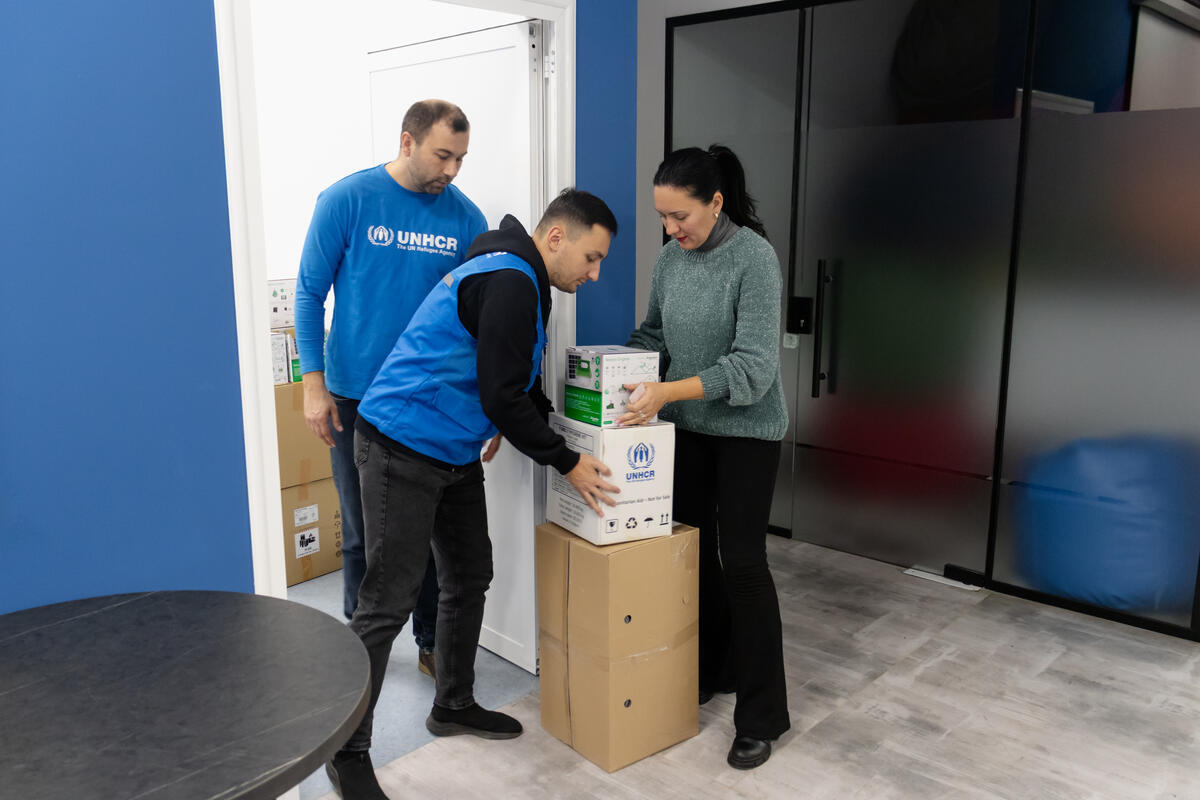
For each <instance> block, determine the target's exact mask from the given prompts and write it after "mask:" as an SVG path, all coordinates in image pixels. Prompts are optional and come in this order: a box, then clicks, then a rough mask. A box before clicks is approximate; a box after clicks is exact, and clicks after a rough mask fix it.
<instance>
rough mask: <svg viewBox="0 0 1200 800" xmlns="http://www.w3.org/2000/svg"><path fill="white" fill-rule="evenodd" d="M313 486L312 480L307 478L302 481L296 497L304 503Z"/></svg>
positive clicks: (297, 488)
mask: <svg viewBox="0 0 1200 800" xmlns="http://www.w3.org/2000/svg"><path fill="white" fill-rule="evenodd" d="M311 487H312V483H311V482H310V481H307V480H305V481H301V482H300V485H299V486H297V487H296V499H297V500H299V501H300V502H301V503H303V502H304V501H305V500H307V499H308V494H309V490H310V488H311Z"/></svg>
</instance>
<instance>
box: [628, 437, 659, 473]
mask: <svg viewBox="0 0 1200 800" xmlns="http://www.w3.org/2000/svg"><path fill="white" fill-rule="evenodd" d="M625 460H626V461H627V462H629V472H626V473H625V480H627V481H630V482H637V481H650V480H654V470H653V469H651V467H653V466H654V445H652V444H646V443H645V442H638V443H637V444H635V445H631V446H630V448H629V449H628V450H626V451H625Z"/></svg>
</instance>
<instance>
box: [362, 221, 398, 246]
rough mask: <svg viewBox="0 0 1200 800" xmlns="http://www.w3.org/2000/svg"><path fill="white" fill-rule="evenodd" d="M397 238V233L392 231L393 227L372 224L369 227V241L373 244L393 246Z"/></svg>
mask: <svg viewBox="0 0 1200 800" xmlns="http://www.w3.org/2000/svg"><path fill="white" fill-rule="evenodd" d="M395 239H396V235H395V234H394V233H392V229H391V228H385V227H383V226H382V225H370V226H368V227H367V241H368V242H370V243H371V244H374V245H380V246H382V247H391V246H392V242H393V241H395Z"/></svg>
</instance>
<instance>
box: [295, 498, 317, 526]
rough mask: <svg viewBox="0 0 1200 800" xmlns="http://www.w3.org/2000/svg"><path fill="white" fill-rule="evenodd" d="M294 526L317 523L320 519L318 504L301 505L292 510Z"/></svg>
mask: <svg viewBox="0 0 1200 800" xmlns="http://www.w3.org/2000/svg"><path fill="white" fill-rule="evenodd" d="M292 519H293V520H294V521H293V522H292V527H294V528H299V527H300V526H301V525H316V524H317V522H319V521H320V519H319V518H318V516H317V504H316V503H313V504H312V505H311V506H300V508H297V509H296V510H295V511H293V512H292Z"/></svg>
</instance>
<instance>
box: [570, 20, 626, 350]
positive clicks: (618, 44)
mask: <svg viewBox="0 0 1200 800" xmlns="http://www.w3.org/2000/svg"><path fill="white" fill-rule="evenodd" d="M576 12H577V16H576V21H577V23H578V29H577V30H578V34H577V38H576V48H577V49H576V78H575V182H576V184H577V185H578V186H579V188H581V189H587V190H588V191H590V192H593V193H594V194H597V195H599V196H600V197H602V198H604V201H605V202H606V203H608V205H609V207H610V208H612V210H613V213H614V214H615V215H616V217H617V227H618V228H619V230H618V232H617V237H616V238H615V239H613V243H612V247H611V248H610V249H609V251H608V258H607V259H605V261H604V266H603V267H601V270H600V280H599V281H598V282H596V283H589V284H586V285H585V286H584V287H583V288H581V289H580V290H579V292H578V294H577V300H576V307H575V308H576V312H575V313H576V332H575V340H576V342H577V343H579V344H624V343H625V339H626V338H627V337H628V336H629V332H630V331H632V330H633V329H634V327H635V326H636V325H637V323H638V320H636V319H635V318H634V315H635V308H634V293H635V289H636V270H635V265H634V228H635V226H636V223H637V215H636V211H635V205H636V199H637V189H638V187H637V186H636V175H635V157H636V142H637V2H636V0H579V3H578V5H577V6H576Z"/></svg>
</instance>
